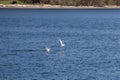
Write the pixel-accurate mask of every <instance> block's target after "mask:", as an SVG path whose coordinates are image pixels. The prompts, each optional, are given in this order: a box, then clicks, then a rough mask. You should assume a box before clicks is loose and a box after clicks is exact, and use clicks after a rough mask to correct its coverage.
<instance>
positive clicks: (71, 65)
mask: <svg viewBox="0 0 120 80" xmlns="http://www.w3.org/2000/svg"><path fill="white" fill-rule="evenodd" d="M59 39H62V40H64V42H65V47H61V46H60V43H59V41H58V40H59ZM45 47H49V48H51V51H50V52H46V51H45ZM0 80H120V9H108V10H107V9H100V10H96V9H93V10H88V9H86V10H84V9H83V10H77V9H76V10H72V9H69V10H64V9H59V10H58V9H50V10H48V9H0Z"/></svg>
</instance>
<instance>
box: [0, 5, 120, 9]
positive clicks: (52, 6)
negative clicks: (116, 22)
mask: <svg viewBox="0 0 120 80" xmlns="http://www.w3.org/2000/svg"><path fill="white" fill-rule="evenodd" d="M0 8H43V9H114V8H115V9H117V8H118V9H120V6H114V5H110V6H104V7H94V6H61V5H49V4H44V5H30V4H23V5H22V4H0Z"/></svg>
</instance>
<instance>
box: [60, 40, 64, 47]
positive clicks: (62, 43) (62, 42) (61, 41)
mask: <svg viewBox="0 0 120 80" xmlns="http://www.w3.org/2000/svg"><path fill="white" fill-rule="evenodd" d="M59 41H60V45H61V47H64V46H65V44H64V41H63V40H61V39H59Z"/></svg>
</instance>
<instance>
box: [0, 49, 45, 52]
mask: <svg viewBox="0 0 120 80" xmlns="http://www.w3.org/2000/svg"><path fill="white" fill-rule="evenodd" d="M0 51H2V52H3V51H7V52H38V51H44V49H41V50H38V49H14V50H0Z"/></svg>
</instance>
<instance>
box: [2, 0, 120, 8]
mask: <svg viewBox="0 0 120 80" xmlns="http://www.w3.org/2000/svg"><path fill="white" fill-rule="evenodd" d="M4 1H5V0H4ZM13 1H14V2H15V1H16V2H17V1H18V0H13ZM19 1H21V2H23V3H27V4H51V5H66V6H100V7H103V6H105V5H117V6H119V5H120V0H19Z"/></svg>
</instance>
